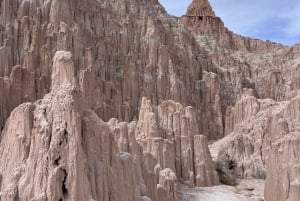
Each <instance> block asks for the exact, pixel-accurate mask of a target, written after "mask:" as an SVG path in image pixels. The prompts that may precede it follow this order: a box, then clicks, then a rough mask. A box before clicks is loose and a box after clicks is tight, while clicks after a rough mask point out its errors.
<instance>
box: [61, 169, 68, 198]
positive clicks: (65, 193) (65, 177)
mask: <svg viewBox="0 0 300 201" xmlns="http://www.w3.org/2000/svg"><path fill="white" fill-rule="evenodd" d="M62 170H63V172H64V175H65V176H64V179H63V182H62V193H63V198H67V197H68V188H67V186H66V182H67V178H68V173H67V171H66V170H65V169H62Z"/></svg>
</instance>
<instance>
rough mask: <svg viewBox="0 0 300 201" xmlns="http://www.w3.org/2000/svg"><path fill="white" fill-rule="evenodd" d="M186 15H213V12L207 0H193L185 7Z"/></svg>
mask: <svg viewBox="0 0 300 201" xmlns="http://www.w3.org/2000/svg"><path fill="white" fill-rule="evenodd" d="M186 15H187V16H211V17H215V12H214V11H213V10H212V8H211V5H210V3H209V1H208V0H193V2H192V4H191V5H190V6H189V7H188V9H187V12H186Z"/></svg>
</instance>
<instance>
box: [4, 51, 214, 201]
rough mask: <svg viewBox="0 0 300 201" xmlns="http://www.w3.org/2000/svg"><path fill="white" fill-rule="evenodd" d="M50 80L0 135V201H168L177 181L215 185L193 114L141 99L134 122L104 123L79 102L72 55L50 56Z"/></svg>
mask: <svg viewBox="0 0 300 201" xmlns="http://www.w3.org/2000/svg"><path fill="white" fill-rule="evenodd" d="M51 78H52V82H51V91H50V93H49V94H46V95H45V97H44V98H43V99H41V100H39V101H37V102H35V103H34V104H32V103H24V104H22V105H20V106H19V107H17V108H16V109H15V110H14V111H13V112H12V114H11V116H10V118H9V119H8V121H7V123H6V125H5V128H4V130H3V132H2V134H1V143H0V161H1V164H3V166H1V167H0V175H1V186H0V191H1V194H0V200H1V201H2V200H53V201H54V200H103V201H106V200H116V201H117V200H122V201H123V200H125V201H126V200H128V201H130V200H137V201H140V200H145V201H146V200H153V201H154V200H155V201H156V200H157V201H159V200H162V201H166V200H170V201H174V200H177V180H178V179H179V180H184V181H186V182H188V183H189V184H190V185H197V186H211V185H215V184H218V182H219V180H218V175H217V173H216V172H215V168H214V164H213V162H212V160H211V156H210V153H209V150H208V146H207V141H206V137H205V136H202V135H199V132H198V127H197V126H196V124H195V121H196V115H195V112H194V109H193V108H192V107H187V108H184V107H183V106H182V105H181V104H179V103H175V102H173V101H166V102H162V104H161V105H159V106H158V107H157V108H156V107H153V106H152V105H151V104H150V101H149V100H147V99H146V98H143V99H142V103H141V108H140V115H139V119H138V121H136V122H131V123H126V122H120V123H119V122H118V120H116V119H111V120H110V121H109V122H107V123H105V122H103V121H102V120H101V119H100V118H99V117H98V115H97V114H96V113H95V112H94V111H92V110H91V109H90V108H89V107H87V106H86V104H85V103H84V102H83V100H84V99H85V97H84V96H83V95H84V93H82V91H81V90H80V87H79V86H78V85H77V82H78V81H76V79H75V77H74V63H73V61H72V54H71V53H70V52H64V51H58V52H57V53H56V54H55V56H54V59H53V68H52V76H51ZM157 119H159V120H157ZM194 167H195V169H194ZM128 188H130V189H131V190H128Z"/></svg>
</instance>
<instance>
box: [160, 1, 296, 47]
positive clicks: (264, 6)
mask: <svg viewBox="0 0 300 201" xmlns="http://www.w3.org/2000/svg"><path fill="white" fill-rule="evenodd" d="M159 1H160V3H161V4H162V5H163V6H164V7H165V8H166V10H167V11H168V13H170V14H172V15H175V16H181V15H183V14H184V13H185V11H186V9H187V7H188V5H189V4H190V3H191V2H192V0H159ZM209 1H210V3H211V5H212V7H213V10H214V11H215V13H216V15H217V16H219V17H221V18H222V19H223V21H224V23H225V26H226V27H228V28H229V29H230V30H232V31H233V32H235V33H237V34H241V35H244V36H250V37H253V38H259V39H263V40H271V41H275V42H279V43H282V44H286V45H293V44H295V43H300V0H286V1H284V0H252V1H250V0H209Z"/></svg>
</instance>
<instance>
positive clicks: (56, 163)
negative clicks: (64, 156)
mask: <svg viewBox="0 0 300 201" xmlns="http://www.w3.org/2000/svg"><path fill="white" fill-rule="evenodd" d="M59 160H60V156H58V158H57V159H55V160H54V165H55V166H59Z"/></svg>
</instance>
